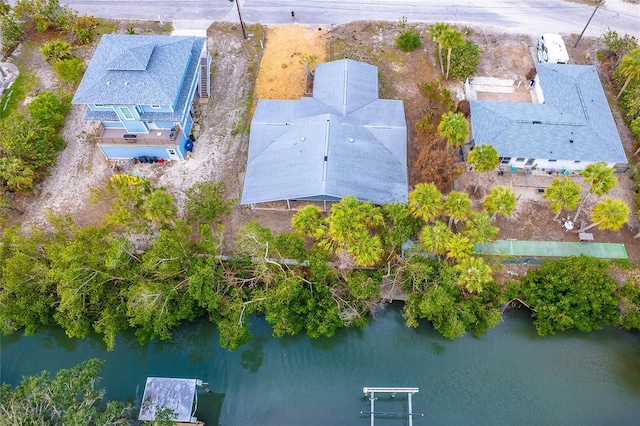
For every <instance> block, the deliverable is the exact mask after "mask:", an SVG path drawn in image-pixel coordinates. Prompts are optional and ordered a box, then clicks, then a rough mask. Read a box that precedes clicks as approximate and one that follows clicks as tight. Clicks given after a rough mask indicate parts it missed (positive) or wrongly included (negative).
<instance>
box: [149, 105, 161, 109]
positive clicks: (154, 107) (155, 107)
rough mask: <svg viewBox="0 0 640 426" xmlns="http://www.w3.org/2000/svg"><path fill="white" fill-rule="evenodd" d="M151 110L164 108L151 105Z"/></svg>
mask: <svg viewBox="0 0 640 426" xmlns="http://www.w3.org/2000/svg"><path fill="white" fill-rule="evenodd" d="M151 108H153V109H160V108H162V106H161V105H151Z"/></svg>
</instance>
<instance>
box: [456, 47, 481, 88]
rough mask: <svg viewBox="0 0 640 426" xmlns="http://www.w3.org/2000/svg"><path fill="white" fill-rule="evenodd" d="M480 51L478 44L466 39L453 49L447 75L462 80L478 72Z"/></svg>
mask: <svg viewBox="0 0 640 426" xmlns="http://www.w3.org/2000/svg"><path fill="white" fill-rule="evenodd" d="M481 52H482V51H481V50H480V48H479V47H478V45H477V44H475V43H474V42H472V41H470V40H466V41H465V44H464V46H462V47H459V48H457V49H453V50H452V51H451V69H450V70H449V77H451V78H457V79H460V80H464V79H466V78H467V77H469V76H472V75H474V74H475V73H476V72H478V63H479V62H480V53H481Z"/></svg>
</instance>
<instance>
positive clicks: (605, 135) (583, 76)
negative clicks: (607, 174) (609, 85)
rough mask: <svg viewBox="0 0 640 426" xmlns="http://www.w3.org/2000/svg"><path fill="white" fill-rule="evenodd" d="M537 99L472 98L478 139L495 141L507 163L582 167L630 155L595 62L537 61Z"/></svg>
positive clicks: (618, 163) (621, 162)
mask: <svg viewBox="0 0 640 426" xmlns="http://www.w3.org/2000/svg"><path fill="white" fill-rule="evenodd" d="M536 71H537V75H536V77H535V79H534V80H533V81H532V82H531V84H532V85H533V87H532V90H533V92H534V96H532V98H534V99H536V100H537V101H536V102H534V103H525V102H502V101H489V100H486V101H485V100H482V101H481V100H473V99H471V100H470V102H469V103H470V106H471V133H472V137H473V141H474V143H475V144H476V145H480V144H483V143H486V144H489V145H492V146H493V147H494V148H496V150H497V151H498V155H499V156H500V163H501V165H502V166H503V167H507V166H508V167H511V168H515V169H525V170H526V169H533V168H537V169H545V170H550V171H551V170H555V171H562V170H565V171H578V170H582V169H584V168H585V167H586V166H587V165H589V164H591V163H595V162H605V163H607V164H608V165H609V166H610V167H623V166H625V165H626V164H627V162H628V161H627V156H626V154H625V151H624V147H623V145H622V141H621V139H620V135H619V134H618V129H617V127H616V123H615V121H614V120H613V116H612V114H611V109H610V108H609V104H608V102H607V97H606V96H605V93H604V90H603V88H602V84H601V83H600V79H599V77H598V72H597V71H596V69H595V67H593V66H591V65H567V64H536Z"/></svg>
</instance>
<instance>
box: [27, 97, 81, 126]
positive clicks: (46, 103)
mask: <svg viewBox="0 0 640 426" xmlns="http://www.w3.org/2000/svg"><path fill="white" fill-rule="evenodd" d="M28 108H29V114H31V120H33V122H34V123H38V124H40V125H42V126H44V127H51V128H53V129H54V130H60V129H61V128H62V126H63V125H64V118H65V115H66V114H67V112H69V109H71V97H70V96H69V95H65V94H63V93H59V94H54V93H52V92H43V93H41V94H39V95H38V96H37V97H36V98H35V99H34V100H33V101H31V103H30V104H29V107H28Z"/></svg>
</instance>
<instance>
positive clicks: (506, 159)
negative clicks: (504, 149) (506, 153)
mask: <svg viewBox="0 0 640 426" xmlns="http://www.w3.org/2000/svg"><path fill="white" fill-rule="evenodd" d="M510 161H511V157H500V164H509V162H510Z"/></svg>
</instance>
